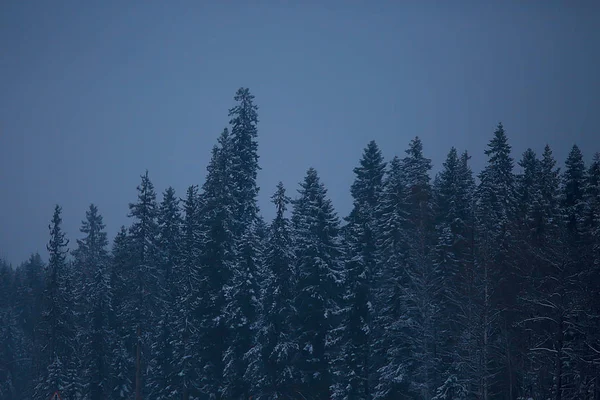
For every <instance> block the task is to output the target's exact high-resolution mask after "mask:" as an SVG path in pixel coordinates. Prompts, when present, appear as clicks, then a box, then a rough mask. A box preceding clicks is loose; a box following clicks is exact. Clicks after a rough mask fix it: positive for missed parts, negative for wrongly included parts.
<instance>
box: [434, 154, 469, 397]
mask: <svg viewBox="0 0 600 400" xmlns="http://www.w3.org/2000/svg"><path fill="white" fill-rule="evenodd" d="M468 160H469V155H468V154H467V153H466V152H465V153H463V154H462V155H461V156H459V155H458V152H457V151H456V149H455V148H452V149H451V150H450V152H449V153H448V156H447V158H446V161H445V162H444V164H443V168H442V171H441V172H440V174H439V175H438V177H437V179H436V183H435V187H434V194H435V195H434V196H435V201H434V203H435V210H436V217H435V221H436V228H435V229H436V235H437V243H436V246H435V250H434V251H435V255H434V265H435V274H436V279H437V284H438V288H437V291H436V303H437V306H438V307H439V318H438V319H437V321H436V329H437V331H438V354H439V357H440V358H441V362H442V364H441V366H440V372H442V374H443V379H444V382H445V383H444V385H443V387H442V389H440V390H439V391H438V392H440V393H446V390H449V389H450V386H451V385H455V386H456V385H458V386H460V387H461V388H462V389H461V390H463V389H464V391H466V392H467V393H469V392H473V386H474V385H475V381H476V378H475V377H473V367H474V365H476V362H477V361H476V360H477V349H476V342H475V341H474V340H473V336H474V335H473V332H474V330H475V315H476V310H475V308H476V307H475V304H476V297H475V290H474V270H473V267H474V265H473V261H474V260H473V251H474V246H473V245H474V243H473V232H474V210H473V206H474V192H475V180H474V178H473V173H472V171H471V169H470V167H469V165H468Z"/></svg>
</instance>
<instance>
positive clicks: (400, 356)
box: [373, 157, 409, 399]
mask: <svg viewBox="0 0 600 400" xmlns="http://www.w3.org/2000/svg"><path fill="white" fill-rule="evenodd" d="M406 192H407V185H406V177H405V174H404V169H403V168H402V162H401V160H400V158H398V157H394V158H393V159H392V161H391V162H390V164H389V166H388V170H387V174H386V177H385V179H384V184H383V193H382V195H381V201H380V203H379V205H378V210H377V213H378V227H379V228H378V231H377V236H378V262H379V264H380V268H379V270H378V271H376V273H375V276H374V279H375V282H376V285H375V287H376V290H375V310H376V322H375V326H376V329H375V330H374V345H373V358H374V362H375V368H376V371H377V372H376V382H377V383H376V386H375V391H374V393H373V398H374V399H393V398H398V397H400V396H402V395H403V393H405V392H406V390H407V387H408V384H409V382H408V380H407V366H406V359H407V357H408V352H407V348H406V344H405V341H406V333H407V332H406V329H405V327H404V326H403V324H401V323H400V318H401V316H402V315H404V312H405V309H404V306H403V301H402V298H403V293H404V288H405V287H406V285H407V284H408V276H407V273H406V259H407V235H406V226H407V219H408V205H407V195H406Z"/></svg>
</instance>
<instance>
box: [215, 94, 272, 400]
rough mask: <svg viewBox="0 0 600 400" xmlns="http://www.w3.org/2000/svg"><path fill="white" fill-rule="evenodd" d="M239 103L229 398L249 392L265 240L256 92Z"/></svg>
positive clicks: (233, 161)
mask: <svg viewBox="0 0 600 400" xmlns="http://www.w3.org/2000/svg"><path fill="white" fill-rule="evenodd" d="M234 100H235V101H236V102H237V104H236V106H235V107H233V108H232V109H231V110H230V111H229V117H230V118H231V120H230V124H231V137H230V146H231V148H230V150H231V152H230V153H229V158H230V160H229V163H230V173H229V175H228V176H227V177H226V179H228V180H230V188H231V195H232V200H233V204H234V208H233V209H232V211H233V220H232V228H233V231H232V234H233V244H234V247H235V248H234V257H233V260H232V261H233V262H232V263H231V264H230V266H229V267H230V271H229V273H228V274H229V277H228V278H229V279H228V281H227V284H226V285H225V287H224V294H225V301H226V303H225V308H224V310H223V311H224V318H225V324H226V327H227V329H228V330H229V332H228V342H227V349H226V350H225V353H224V355H223V357H224V362H225V366H224V373H223V385H224V387H223V390H224V392H223V395H224V396H225V397H227V398H232V399H237V398H247V397H248V396H249V386H248V382H246V381H245V380H244V374H245V372H246V369H247V366H248V362H247V360H246V359H245V354H246V352H247V351H248V349H249V348H250V346H251V340H252V339H251V338H252V336H253V334H252V327H253V326H255V322H256V317H257V311H258V306H259V304H258V297H259V293H258V291H259V288H258V280H259V275H260V272H261V269H262V266H261V260H262V256H261V252H262V251H261V243H260V239H259V237H258V233H257V228H258V224H257V223H258V206H257V203H256V196H257V193H258V186H257V184H256V177H257V173H258V169H259V167H258V154H257V149H258V144H257V141H256V137H257V123H258V114H257V109H258V107H257V106H256V105H254V103H253V100H254V96H253V95H252V94H250V91H249V90H248V89H246V88H240V89H239V90H238V91H237V92H236V95H235V97H234Z"/></svg>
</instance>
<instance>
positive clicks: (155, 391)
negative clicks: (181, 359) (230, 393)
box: [148, 187, 182, 400]
mask: <svg viewBox="0 0 600 400" xmlns="http://www.w3.org/2000/svg"><path fill="white" fill-rule="evenodd" d="M157 221H158V228H157V229H158V231H157V232H158V236H157V247H158V249H157V260H156V263H157V266H158V268H160V277H161V282H160V285H159V288H158V290H159V292H158V293H157V294H158V296H159V298H160V303H159V305H158V309H159V315H160V316H159V319H158V321H157V323H156V327H155V331H154V333H153V339H152V349H151V353H152V361H151V368H150V372H151V373H150V375H149V376H148V387H149V395H150V397H152V398H153V399H157V400H162V399H170V398H172V397H173V396H176V395H178V394H179V393H178V390H177V389H178V388H176V387H175V381H176V377H175V371H174V365H173V364H174V363H175V360H174V349H173V341H174V339H175V332H174V330H175V314H176V309H175V307H176V306H177V303H176V300H177V295H178V287H177V285H176V277H175V271H176V270H177V268H178V265H179V262H180V239H181V223H182V221H181V214H180V210H179V199H178V198H177V197H176V196H175V189H173V188H172V187H169V188H167V190H165V192H164V194H163V201H162V202H161V204H160V206H159V209H158V217H157Z"/></svg>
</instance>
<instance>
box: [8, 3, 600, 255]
mask: <svg viewBox="0 0 600 400" xmlns="http://www.w3.org/2000/svg"><path fill="white" fill-rule="evenodd" d="M450 3H451V4H450ZM599 20H600V2H598V1H583V0H582V1H575V2H565V1H553V0H548V1H527V2H523V1H485V2H484V1H481V2H479V1H463V2H461V1H456V2H443V1H437V2H434V1H374V2H366V1H352V0H349V1H335V0H332V1H326V2H325V1H312V0H307V1H298V2H292V1H275V0H272V1H268V0H265V1H256V2H243V1H219V2H215V1H168V2H167V1H157V0H148V1H142V0H137V1H136V0H132V1H126V2H125V1H109V0H107V1H98V2H88V1H85V2H82V1H62V0H57V1H51V2H50V1H18V0H3V1H2V2H0V93H1V95H0V257H3V258H5V259H7V260H8V261H9V262H11V263H13V265H17V264H19V263H20V262H22V261H24V260H25V259H26V258H27V257H28V256H29V254H30V253H32V252H35V251H39V252H40V253H41V254H42V256H43V257H44V258H46V247H45V245H46V243H47V241H48V237H49V232H48V224H49V221H50V218H51V217H52V212H53V209H54V205H55V204H60V205H61V206H62V207H63V220H64V226H63V227H64V230H65V231H66V233H67V236H68V238H69V239H70V240H71V243H72V244H74V243H75V240H76V239H77V238H81V236H82V234H81V233H79V227H80V226H81V221H82V220H83V219H84V218H85V211H86V209H87V208H88V207H89V204H90V203H92V202H93V203H95V204H96V205H97V206H98V208H99V211H100V212H101V213H102V215H103V216H104V221H105V223H106V226H107V231H108V232H109V236H111V237H113V236H114V234H115V233H116V231H117V230H118V228H119V227H120V226H121V225H129V224H130V221H129V219H128V218H127V213H128V203H130V202H133V201H135V200H136V186H137V185H138V184H139V182H140V175H141V174H143V173H144V171H145V170H146V169H148V170H149V174H150V178H151V179H152V181H153V183H154V184H155V186H156V189H157V190H158V191H159V192H162V191H163V190H164V189H166V188H167V187H168V186H173V187H174V188H175V189H176V190H177V192H178V194H179V195H180V196H181V197H183V196H184V193H185V190H186V188H187V187H188V186H189V185H191V184H198V185H201V184H202V182H203V180H204V177H205V172H206V166H207V163H208V160H209V157H210V151H211V148H212V147H213V145H214V144H215V143H216V139H217V137H218V135H219V133H220V132H221V131H222V129H223V128H224V127H225V126H227V124H228V120H229V118H228V117H227V113H228V110H229V108H231V107H232V106H233V105H234V100H233V96H234V94H235V91H236V90H237V89H238V88H239V87H242V86H243V87H248V88H250V91H251V92H252V93H253V94H254V95H255V97H256V98H255V101H256V104H257V105H258V106H259V118H260V122H259V127H258V129H259V139H258V140H259V155H260V165H261V167H262V170H261V171H260V173H259V178H258V183H259V185H260V187H261V191H260V195H259V205H260V207H261V210H262V213H263V215H264V216H265V218H266V219H267V220H269V219H271V218H272V216H273V214H274V212H273V207H272V205H271V204H270V203H269V197H270V195H271V194H272V193H273V191H274V190H275V186H276V184H277V182H278V181H280V180H281V181H283V183H284V184H285V185H286V187H287V188H288V193H289V194H291V195H292V196H295V195H296V193H297V192H296V191H297V188H298V183H299V182H300V181H301V180H302V179H303V177H304V174H305V172H306V170H307V169H308V168H309V167H314V168H316V169H317V171H318V172H319V175H320V176H321V178H322V181H323V182H324V184H325V185H326V186H327V188H328V191H329V195H330V198H331V199H332V202H333V204H334V206H335V207H336V210H337V211H338V213H339V215H340V217H343V216H344V215H346V214H347V213H348V212H349V211H350V208H351V205H352V200H351V197H350V193H349V188H350V185H351V183H352V180H353V172H352V169H353V168H354V167H355V166H356V165H357V164H358V162H359V159H360V156H361V154H362V151H363V148H364V147H365V146H366V144H367V143H368V142H369V141H370V140H375V141H376V142H377V143H378V144H379V146H380V147H381V149H382V151H383V153H384V156H385V157H386V159H387V160H389V159H391V158H392V157H393V156H394V155H399V156H403V155H404V151H405V149H406V148H407V146H408V143H409V141H410V140H411V139H412V138H414V137H415V136H419V137H421V139H422V140H423V143H424V151H425V155H426V156H427V157H429V158H431V159H432V160H433V164H434V171H433V172H434V173H435V172H436V171H438V170H439V168H440V166H441V164H442V162H443V160H444V158H445V156H446V154H447V152H448V150H449V149H450V147H451V146H455V147H457V148H458V149H459V150H465V149H466V150H468V151H469V152H470V153H471V154H472V156H473V158H472V167H473V169H474V171H476V172H477V171H479V170H480V169H481V168H482V167H483V166H484V164H485V155H484V153H483V151H484V150H485V147H486V145H487V143H488V141H489V140H490V138H491V135H492V134H493V131H494V129H495V127H496V125H497V124H498V122H500V121H501V122H502V123H503V124H504V127H505V129H506V132H507V135H508V137H509V140H510V143H511V145H512V146H513V155H514V157H515V158H519V157H520V154H521V153H522V152H523V151H524V150H525V149H526V148H527V147H532V148H533V149H534V150H536V151H537V152H538V153H541V151H542V149H543V146H544V145H545V144H546V143H548V144H550V146H551V147H552V148H553V150H554V153H555V155H556V157H557V159H558V160H559V161H560V162H561V163H562V162H563V161H564V158H565V156H566V154H567V153H568V151H569V149H570V148H571V146H572V145H573V144H574V143H577V144H578V145H579V146H580V147H581V148H582V150H583V151H584V154H585V156H586V159H587V160H591V158H592V155H593V153H594V152H596V151H600V140H598V139H599V138H600V129H599V127H600V112H599V110H600V95H599V94H600V29H598V21H599ZM160 197H161V196H159V199H160Z"/></svg>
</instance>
